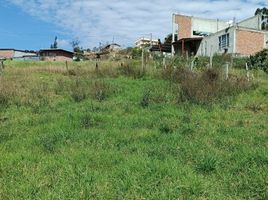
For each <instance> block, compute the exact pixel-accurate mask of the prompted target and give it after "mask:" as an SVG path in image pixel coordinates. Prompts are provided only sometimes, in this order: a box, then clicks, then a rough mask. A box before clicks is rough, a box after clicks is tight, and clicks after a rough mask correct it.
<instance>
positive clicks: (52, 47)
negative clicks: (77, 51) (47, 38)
mask: <svg viewBox="0 0 268 200" xmlns="http://www.w3.org/2000/svg"><path fill="white" fill-rule="evenodd" d="M50 48H51V49H57V48H58V37H57V36H56V37H55V39H54V43H53V44H51V45H50Z"/></svg>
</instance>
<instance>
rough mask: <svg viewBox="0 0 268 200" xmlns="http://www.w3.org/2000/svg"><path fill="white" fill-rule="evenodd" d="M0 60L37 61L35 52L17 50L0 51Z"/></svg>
mask: <svg viewBox="0 0 268 200" xmlns="http://www.w3.org/2000/svg"><path fill="white" fill-rule="evenodd" d="M0 59H11V60H39V58H38V56H37V53H36V52H35V51H29V50H18V49H0Z"/></svg>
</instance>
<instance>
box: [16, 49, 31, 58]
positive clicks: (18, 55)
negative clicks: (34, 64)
mask: <svg viewBox="0 0 268 200" xmlns="http://www.w3.org/2000/svg"><path fill="white" fill-rule="evenodd" d="M24 56H36V53H30V52H23V51H16V50H15V51H14V56H13V57H14V58H22V57H24Z"/></svg>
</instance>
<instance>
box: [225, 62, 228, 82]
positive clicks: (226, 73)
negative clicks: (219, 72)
mask: <svg viewBox="0 0 268 200" xmlns="http://www.w3.org/2000/svg"><path fill="white" fill-rule="evenodd" d="M228 78H229V63H226V64H225V79H226V80H228Z"/></svg>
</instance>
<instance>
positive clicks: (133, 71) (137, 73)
mask: <svg viewBox="0 0 268 200" xmlns="http://www.w3.org/2000/svg"><path fill="white" fill-rule="evenodd" d="M118 70H119V73H120V74H122V75H124V76H128V77H133V78H134V79H138V78H142V77H143V76H144V74H145V72H144V71H143V70H141V69H140V68H138V67H137V66H135V65H133V66H130V65H129V64H123V63H121V65H120V66H119V67H118Z"/></svg>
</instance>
